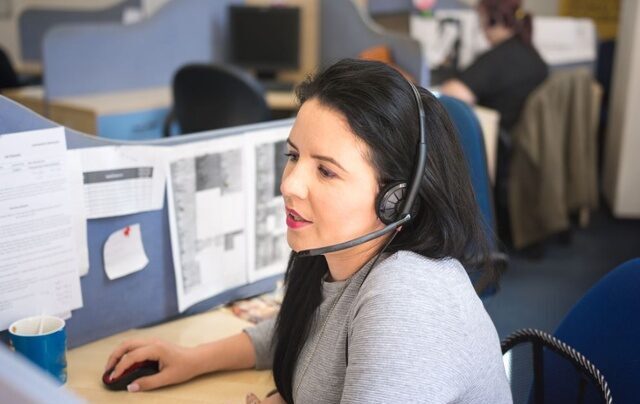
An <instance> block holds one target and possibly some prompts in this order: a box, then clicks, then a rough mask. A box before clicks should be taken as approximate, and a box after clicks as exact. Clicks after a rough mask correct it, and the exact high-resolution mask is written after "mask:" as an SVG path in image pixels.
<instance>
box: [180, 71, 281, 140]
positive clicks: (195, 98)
mask: <svg viewBox="0 0 640 404" xmlns="http://www.w3.org/2000/svg"><path fill="white" fill-rule="evenodd" d="M173 103H174V111H175V116H176V118H177V120H178V124H179V125H180V130H181V133H193V132H201V131H205V130H211V129H218V128H225V127H230V126H238V125H245V124H250V123H256V122H263V121H267V120H269V119H270V118H271V111H270V110H269V106H268V105H267V102H266V100H265V96H264V89H263V88H262V87H261V85H260V84H259V83H258V82H257V81H256V80H255V79H254V78H253V77H251V76H250V75H249V74H247V73H245V72H243V71H241V70H239V69H236V68H232V67H230V66H220V65H211V64H190V65H186V66H183V67H181V68H180V69H179V70H178V72H177V73H176V74H175V76H174V78H173Z"/></svg>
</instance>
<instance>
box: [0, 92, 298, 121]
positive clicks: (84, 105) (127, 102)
mask: <svg viewBox="0 0 640 404" xmlns="http://www.w3.org/2000/svg"><path fill="white" fill-rule="evenodd" d="M4 95H6V96H7V97H9V98H12V99H14V100H16V101H18V102H21V101H23V100H25V99H26V100H31V101H41V102H44V88H43V87H42V86H29V87H21V88H16V89H10V90H7V91H6V92H5V93H4ZM265 98H266V100H267V104H268V105H269V107H270V108H271V109H275V110H296V109H298V103H297V100H296V97H295V93H294V92H293V91H267V92H266V94H265ZM48 102H49V103H50V104H52V105H55V106H61V107H66V108H72V109H86V110H91V111H92V112H94V113H96V114H97V115H103V114H117V113H125V112H129V111H133V110H144V109H154V108H162V107H169V106H171V102H172V101H171V88H169V87H155V88H147V89H142V90H128V91H118V92H113V93H100V94H88V95H79V96H73V97H60V98H55V99H51V100H48Z"/></svg>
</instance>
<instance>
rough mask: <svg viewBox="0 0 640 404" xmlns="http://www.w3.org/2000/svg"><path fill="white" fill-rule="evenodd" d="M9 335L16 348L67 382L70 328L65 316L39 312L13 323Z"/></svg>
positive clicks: (62, 381)
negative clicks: (39, 314)
mask: <svg viewBox="0 0 640 404" xmlns="http://www.w3.org/2000/svg"><path fill="white" fill-rule="evenodd" d="M9 338H10V341H11V345H13V347H14V348H15V350H16V352H19V353H21V354H22V355H23V356H25V357H26V358H27V359H29V360H30V361H31V362H33V363H35V364H36V365H37V366H39V367H40V368H41V369H43V370H44V371H46V372H48V373H50V374H51V375H52V376H53V377H55V378H56V379H57V380H58V381H59V382H60V384H64V383H66V382H67V356H66V353H67V332H66V328H65V322H64V320H63V319H61V318H58V317H54V316H36V317H28V318H24V319H22V320H18V321H16V322H14V323H13V324H11V325H10V326H9Z"/></svg>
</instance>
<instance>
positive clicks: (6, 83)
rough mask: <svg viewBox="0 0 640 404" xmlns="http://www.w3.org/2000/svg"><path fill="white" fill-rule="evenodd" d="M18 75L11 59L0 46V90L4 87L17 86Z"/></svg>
mask: <svg viewBox="0 0 640 404" xmlns="http://www.w3.org/2000/svg"><path fill="white" fill-rule="evenodd" d="M19 84H20V83H19V81H18V75H17V74H16V71H15V70H14V68H13V65H12V64H11V60H10V59H9V57H8V56H7V54H6V53H5V51H4V50H3V49H2V48H0V90H2V89H4V88H12V87H18V85H19Z"/></svg>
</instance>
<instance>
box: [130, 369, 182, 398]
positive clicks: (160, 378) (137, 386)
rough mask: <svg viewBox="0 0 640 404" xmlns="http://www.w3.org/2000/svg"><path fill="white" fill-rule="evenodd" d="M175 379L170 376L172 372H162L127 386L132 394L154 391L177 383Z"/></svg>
mask: <svg viewBox="0 0 640 404" xmlns="http://www.w3.org/2000/svg"><path fill="white" fill-rule="evenodd" d="M173 379H174V378H172V377H171V375H170V371H160V373H156V374H155V375H151V376H145V377H141V378H139V379H136V380H134V381H133V382H132V383H131V384H130V385H129V386H127V390H129V392H131V393H133V392H136V391H147V390H153V389H157V388H158V387H162V386H166V385H168V384H173V383H175V381H174V380H173Z"/></svg>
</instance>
